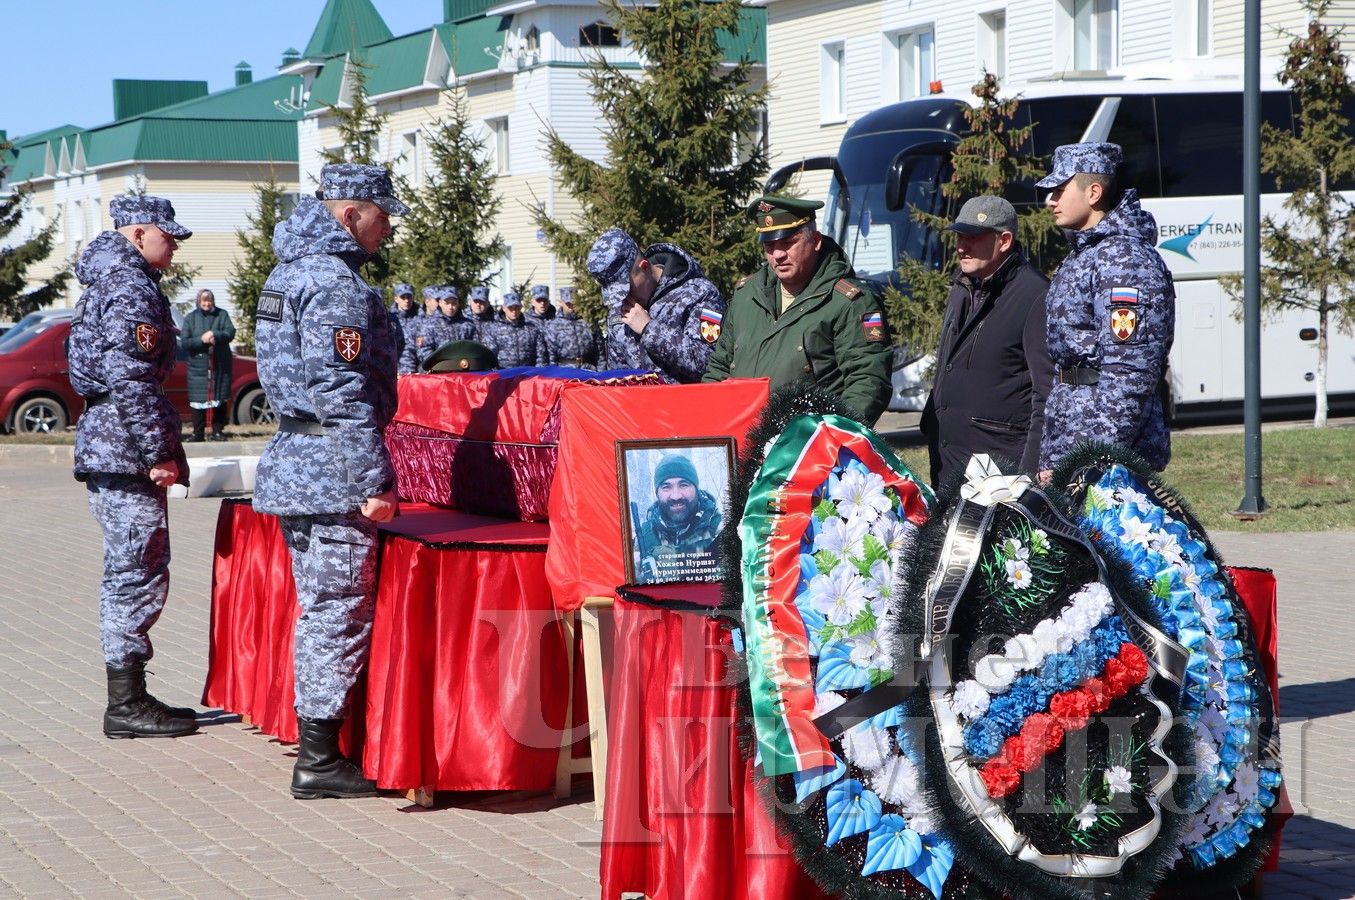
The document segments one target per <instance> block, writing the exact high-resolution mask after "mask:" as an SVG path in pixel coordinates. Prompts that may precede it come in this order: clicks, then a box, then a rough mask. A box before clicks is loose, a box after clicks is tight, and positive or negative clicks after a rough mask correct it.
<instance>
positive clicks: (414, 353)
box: [400, 313, 480, 374]
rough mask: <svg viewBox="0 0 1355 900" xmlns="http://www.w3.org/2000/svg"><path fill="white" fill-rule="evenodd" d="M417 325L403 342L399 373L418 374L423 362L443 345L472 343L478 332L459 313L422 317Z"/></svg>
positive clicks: (472, 324) (473, 324)
mask: <svg viewBox="0 0 1355 900" xmlns="http://www.w3.org/2000/svg"><path fill="white" fill-rule="evenodd" d="M416 321H417V322H418V325H417V326H416V327H415V328H414V329H412V330H411V331H410V333H409V335H408V336H407V338H406V340H405V349H404V352H403V353H402V354H401V355H400V372H401V373H402V374H404V373H409V372H418V371H419V367H420V366H422V365H423V363H424V360H426V359H428V357H430V356H432V355H433V351H435V350H437V349H438V348H439V347H441V346H442V345H443V344H446V343H448V342H449V341H474V340H477V339H478V336H479V333H480V330H479V329H478V328H476V327H475V323H473V322H472V321H471V320H470V319H467V318H466V317H465V316H463V315H461V313H457V314H456V315H455V316H444V315H442V313H438V314H437V315H436V316H422V317H420V318H419V319H417V320H416Z"/></svg>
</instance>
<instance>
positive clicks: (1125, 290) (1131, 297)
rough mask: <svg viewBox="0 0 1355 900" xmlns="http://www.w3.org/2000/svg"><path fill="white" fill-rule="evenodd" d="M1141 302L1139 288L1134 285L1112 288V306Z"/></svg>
mask: <svg viewBox="0 0 1355 900" xmlns="http://www.w3.org/2000/svg"><path fill="white" fill-rule="evenodd" d="M1138 302H1139V289H1138V288H1132V287H1113V288H1111V289H1110V305H1111V306H1125V305H1126V304H1127V305H1130V306H1132V305H1133V304H1135V303H1138Z"/></svg>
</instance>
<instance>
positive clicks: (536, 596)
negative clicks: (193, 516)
mask: <svg viewBox="0 0 1355 900" xmlns="http://www.w3.org/2000/svg"><path fill="white" fill-rule="evenodd" d="M402 510H403V511H402V514H401V515H400V517H399V518H398V519H396V520H395V521H394V522H392V523H390V524H389V525H383V526H382V528H381V535H380V557H379V567H378V576H377V598H376V614H375V620H374V622H373V626H372V652H371V659H370V661H369V663H368V669H367V676H366V680H365V685H366V691H365V694H366V699H365V703H364V702H363V700H362V689H361V688H362V683H361V682H360V684H359V688H357V689H355V694H354V702H353V711H354V713H355V714H354V715H352V716H350V717H349V724H350V725H351V726H352V728H351V733H346V734H345V746H346V747H348V748H350V750H351V749H354V748H356V746H357V744H358V742H359V739H363V740H364V741H365V746H364V748H363V768H364V770H365V772H366V774H367V776H368V777H369V778H374V779H375V780H376V782H377V784H378V785H379V786H381V787H382V788H393V789H401V790H403V789H410V788H418V787H428V788H434V789H438V790H547V789H549V788H550V787H552V785H553V784H554V782H555V769H556V761H557V757H558V755H559V748H560V742H561V729H562V726H563V724H564V721H565V715H566V708H567V704H568V702H569V696H568V686H569V677H568V664H567V657H566V654H565V646H564V637H563V634H564V632H563V628H562V626H561V622H560V619H559V615H558V613H557V612H556V611H555V607H554V604H553V603H552V600H551V592H550V587H549V585H548V584H547V583H546V577H545V570H544V563H545V549H546V542H547V539H548V536H549V527H548V526H547V525H545V524H544V523H526V522H509V521H503V520H498V519H490V518H486V517H482V516H473V515H467V514H464V513H458V512H455V511H452V510H441V509H435V508H432V507H426V506H421V505H417V504H413V505H406V506H404V507H402ZM298 614H299V609H298V607H297V603H296V589H295V586H294V584H293V581H292V575H291V564H290V561H289V558H288V554H287V548H286V546H285V544H284V543H283V541H282V535H281V532H280V531H279V529H278V523H277V519H276V518H275V517H273V516H270V515H265V514H261V513H256V512H255V511H254V509H253V508H252V507H251V506H250V505H249V504H248V502H245V501H231V500H228V501H226V502H224V503H222V505H221V513H220V516H219V518H218V521H217V533H216V558H215V562H214V570H213V587H212V621H211V635H210V650H209V654H210V655H209V660H208V672H207V683H206V686H205V688H204V690H203V702H204V703H207V704H209V705H212V706H219V707H221V708H223V709H225V710H228V711H230V712H235V713H239V714H241V715H244V716H247V717H248V718H249V719H250V721H251V722H252V723H253V724H255V725H256V726H258V727H259V729H260V730H261V731H263V732H265V733H267V734H271V735H274V736H276V737H278V738H279V739H281V740H284V741H295V740H296V716H295V713H294V711H293V681H292V671H293V670H292V647H293V636H294V630H295V624H296V618H297V616H298ZM364 732H365V735H364Z"/></svg>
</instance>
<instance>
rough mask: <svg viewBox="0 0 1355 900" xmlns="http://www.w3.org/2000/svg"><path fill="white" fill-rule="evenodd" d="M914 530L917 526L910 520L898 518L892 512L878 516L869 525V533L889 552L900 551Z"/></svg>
mask: <svg viewBox="0 0 1355 900" xmlns="http://www.w3.org/2000/svg"><path fill="white" fill-rule="evenodd" d="M916 530H917V526H916V525H914V524H913V523H912V522H909V521H908V520H907V519H899V518H897V517H895V516H894V515H893V514H892V513H890V514H888V515H883V516H880V518H878V519H876V520H875V521H874V522H872V523H871V526H870V533H871V534H873V535H875V537H876V539H877V540H879V542H880V543H882V544H884V545H885V549H886V550H888V551H889V552H890V553H902V552H903V548H904V547H906V546H907V545H908V541H909V540H911V539H912V537H913V532H915V531H916Z"/></svg>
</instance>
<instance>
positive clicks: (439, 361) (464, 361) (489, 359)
mask: <svg viewBox="0 0 1355 900" xmlns="http://www.w3.org/2000/svg"><path fill="white" fill-rule="evenodd" d="M498 367H499V358H498V357H497V356H495V355H494V351H493V350H491V349H489V348H488V347H486V346H485V345H484V344H481V343H479V342H478V341H448V342H447V343H445V344H443V345H442V346H441V347H439V348H438V349H436V350H434V351H433V353H432V355H431V356H429V357H428V358H427V359H426V360H424V361H423V370H424V371H425V372H485V371H488V370H489V369H497V368H498Z"/></svg>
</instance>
